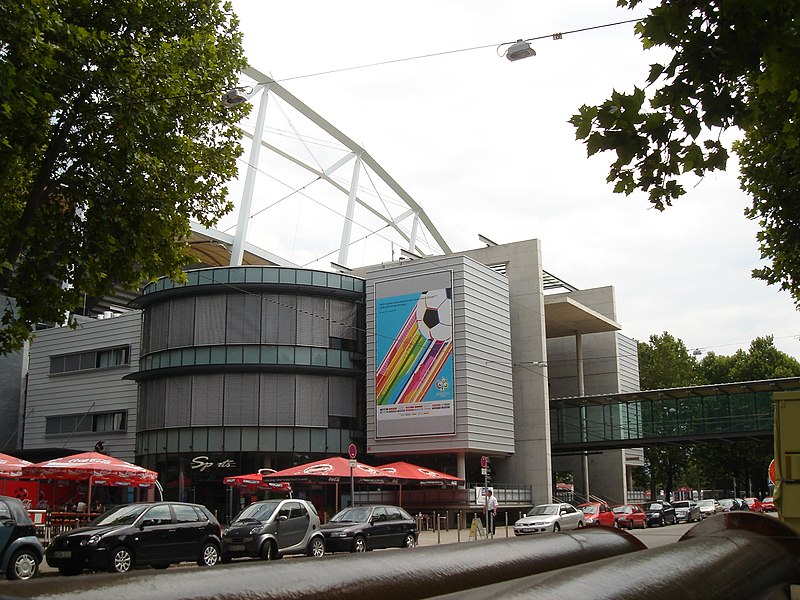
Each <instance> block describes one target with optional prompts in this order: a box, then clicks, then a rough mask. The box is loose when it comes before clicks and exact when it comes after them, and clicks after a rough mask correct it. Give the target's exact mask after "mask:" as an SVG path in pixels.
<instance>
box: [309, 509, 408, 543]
mask: <svg viewBox="0 0 800 600" xmlns="http://www.w3.org/2000/svg"><path fill="white" fill-rule="evenodd" d="M322 533H323V535H324V536H325V547H326V548H327V550H328V551H330V552H366V551H367V550H375V549H376V548H395V547H396V548H413V547H414V546H416V545H417V537H418V532H417V523H416V521H415V520H414V518H413V517H412V516H411V515H409V514H408V513H407V512H406V511H404V510H403V509H402V508H400V507H399V506H386V505H381V506H354V507H351V508H346V509H344V510H342V511H339V512H338V513H336V514H335V515H334V516H333V517H332V518H331V520H330V521H328V522H327V523H325V524H324V525H322Z"/></svg>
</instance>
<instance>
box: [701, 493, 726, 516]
mask: <svg viewBox="0 0 800 600" xmlns="http://www.w3.org/2000/svg"><path fill="white" fill-rule="evenodd" d="M698 504H699V505H700V517H701V518H703V519H705V518H706V517H711V516H714V515H715V514H717V513H718V512H722V506H720V503H719V501H718V500H716V499H715V498H705V499H703V500H700V502H698Z"/></svg>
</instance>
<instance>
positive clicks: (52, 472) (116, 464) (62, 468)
mask: <svg viewBox="0 0 800 600" xmlns="http://www.w3.org/2000/svg"><path fill="white" fill-rule="evenodd" d="M22 475H23V477H34V478H37V479H73V480H88V481H89V497H88V500H87V504H86V505H87V510H88V507H89V506H91V502H92V485H94V484H96V483H98V484H99V483H100V482H102V485H119V486H123V485H130V486H141V485H143V484H146V485H147V487H149V486H150V485H152V484H154V483H155V482H156V480H157V479H158V473H156V472H155V471H150V470H148V469H145V468H144V467H140V466H138V465H134V464H131V463H129V462H125V461H124V460H119V459H118V458H114V457H112V456H107V455H105V454H100V453H98V452H83V453H81V454H73V455H72V456H64V457H62V458H54V459H52V460H46V461H44V462H40V463H36V464H33V465H30V466H27V467H23V468H22Z"/></svg>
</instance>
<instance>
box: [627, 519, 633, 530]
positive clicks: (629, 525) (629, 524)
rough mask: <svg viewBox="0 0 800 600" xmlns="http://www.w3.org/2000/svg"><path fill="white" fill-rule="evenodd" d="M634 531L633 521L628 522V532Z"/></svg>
mask: <svg viewBox="0 0 800 600" xmlns="http://www.w3.org/2000/svg"><path fill="white" fill-rule="evenodd" d="M632 530H633V521H628V531H632Z"/></svg>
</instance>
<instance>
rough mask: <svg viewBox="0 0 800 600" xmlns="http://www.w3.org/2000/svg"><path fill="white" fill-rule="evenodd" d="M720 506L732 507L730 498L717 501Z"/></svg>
mask: <svg viewBox="0 0 800 600" xmlns="http://www.w3.org/2000/svg"><path fill="white" fill-rule="evenodd" d="M719 503H720V504H721V505H722V506H733V500H732V499H730V498H723V499H722V500H720V501H719Z"/></svg>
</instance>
